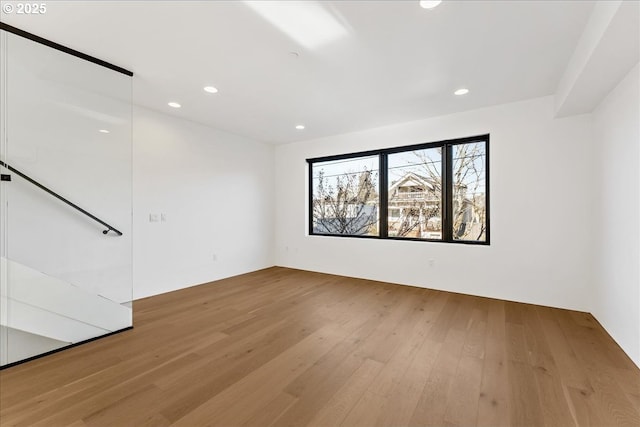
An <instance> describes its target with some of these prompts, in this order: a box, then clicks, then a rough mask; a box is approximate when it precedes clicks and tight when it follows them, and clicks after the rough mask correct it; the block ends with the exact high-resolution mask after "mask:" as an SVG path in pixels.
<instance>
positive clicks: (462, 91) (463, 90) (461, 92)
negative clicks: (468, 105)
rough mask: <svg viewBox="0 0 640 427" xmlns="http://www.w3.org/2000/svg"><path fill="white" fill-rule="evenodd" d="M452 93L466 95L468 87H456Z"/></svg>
mask: <svg viewBox="0 0 640 427" xmlns="http://www.w3.org/2000/svg"><path fill="white" fill-rule="evenodd" d="M453 93H454V95H466V94H468V93H469V89H465V88H461V89H458V90H457V91H455V92H453Z"/></svg>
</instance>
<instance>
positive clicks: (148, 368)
mask: <svg viewBox="0 0 640 427" xmlns="http://www.w3.org/2000/svg"><path fill="white" fill-rule="evenodd" d="M134 326H135V328H134V329H133V330H131V331H127V332H123V333H121V334H118V335H114V336H111V337H107V338H104V339H101V340H98V341H95V342H92V343H89V344H86V345H82V346H79V347H76V348H73V349H70V350H67V351H64V352H60V353H57V354H54V355H51V356H47V357H45V358H42V359H39V360H35V361H32V362H28V363H25V364H22V365H18V366H15V367H12V368H8V369H6V370H4V371H1V372H0V425H2V426H3V427H4V426H46V427H55V426H77V427H79V426H169V425H175V426H265V427H266V426H282V427H285V426H332V427H333V426H354V427H355V426H367V427H374V426H476V425H477V426H554V427H556V426H560V427H561V426H634V427H638V426H640V370H638V368H637V367H636V366H635V365H634V364H633V363H632V362H631V361H630V360H629V359H628V357H627V356H626V355H625V354H624V353H623V352H622V350H621V349H620V348H619V347H618V346H617V345H616V343H615V342H614V341H613V340H612V339H611V338H610V337H609V335H607V334H606V332H605V331H604V330H603V329H602V327H601V326H600V325H599V324H598V323H597V322H596V321H595V319H594V318H593V317H592V316H591V315H589V314H587V313H580V312H573V311H567V310H559V309H552V308H547V307H540V306H534V305H528V304H519V303H512V302H505V301H499V300H493V299H487V298H478V297H472V296H465V295H459V294H453V293H447V292H440V291H434V290H427V289H420V288H414V287H408V286H398V285H392V284H387V283H380V282H373V281H367V280H360V279H351V278H344V277H339V276H332V275H326V274H319V273H311V272H305V271H299V270H291V269H286V268H278V267H274V268H270V269H266V270H262V271H258V272H255V273H250V274H246V275H242V276H237V277H233V278H230V279H225V280H221V281H218V282H214V283H210V284H206V285H202V286H197V287H193V288H189V289H185V290H181V291H176V292H172V293H168V294H164V295H159V296H155V297H151V298H147V299H144V300H140V301H136V302H135V304H134Z"/></svg>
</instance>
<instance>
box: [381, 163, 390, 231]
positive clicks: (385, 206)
mask: <svg viewBox="0 0 640 427" xmlns="http://www.w3.org/2000/svg"><path fill="white" fill-rule="evenodd" d="M387 166H388V160H387V154H386V153H381V154H380V173H379V175H378V176H379V179H378V185H379V186H380V187H379V189H378V194H379V195H380V197H379V207H380V209H379V212H378V215H379V222H378V235H379V236H380V238H382V239H386V238H387V237H388V235H389V224H388V221H389V199H388V196H389V191H388V190H389V185H388V183H389V177H388V173H387V172H388V167H387Z"/></svg>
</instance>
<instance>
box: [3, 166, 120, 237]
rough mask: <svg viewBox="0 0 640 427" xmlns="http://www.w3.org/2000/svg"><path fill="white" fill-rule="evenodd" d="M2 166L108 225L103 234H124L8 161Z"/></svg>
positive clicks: (93, 218)
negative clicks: (111, 232)
mask: <svg viewBox="0 0 640 427" xmlns="http://www.w3.org/2000/svg"><path fill="white" fill-rule="evenodd" d="M0 166H2V167H4V168H6V169H8V170H10V171H11V172H13V173H15V174H16V175H18V176H19V177H20V178H22V179H24V180H26V181H28V182H30V183H31V184H33V185H35V186H36V187H38V188H39V189H41V190H43V191H45V192H47V193H49V194H50V195H52V196H53V197H55V198H56V199H58V200H60V201H62V202H64V203H66V204H67V205H69V206H71V207H72V208H74V209H75V210H77V211H79V212H82V213H83V214H85V215H86V216H88V217H89V218H91V219H92V220H94V221H96V222H98V223H100V224H102V225H104V226H105V227H107V229H106V230H103V231H102V234H107V233H108V232H110V231H113V232H115V233H116V234H117V235H118V236H122V231H120V230H118V229H116V228H115V227H113V226H111V225H109V224H107V223H106V222H104V221H103V220H101V219H100V218H98V217H97V216H95V215H93V214H91V213H89V212H87V211H86V210H84V209H82V208H81V207H80V206H78V205H76V204H75V203H73V202H70V201H69V200H67V199H65V198H64V197H62V196H61V195H59V194H58V193H56V192H55V191H53V190H51V189H50V188H47V187H45V186H44V185H42V184H40V183H39V182H38V181H36V180H35V179H33V178H31V177H29V176H28V175H26V174H24V173H22V172H20V171H19V170H18V169H16V168H14V167H13V166H11V165H8V164H7V163H5V162H3V161H2V160H0Z"/></svg>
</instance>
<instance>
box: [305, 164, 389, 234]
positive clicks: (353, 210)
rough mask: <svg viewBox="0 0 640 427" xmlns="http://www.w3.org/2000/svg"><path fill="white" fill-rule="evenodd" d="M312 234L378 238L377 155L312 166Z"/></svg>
mask: <svg viewBox="0 0 640 427" xmlns="http://www.w3.org/2000/svg"><path fill="white" fill-rule="evenodd" d="M310 167H311V168H312V179H313V183H312V184H313V200H312V211H313V212H312V221H313V232H314V233H321V234H344V235H361V236H377V235H378V210H379V209H378V204H379V195H378V189H379V184H378V182H379V170H378V168H379V156H377V155H376V156H369V157H358V158H354V159H342V160H334V161H328V162H318V163H313V164H312V165H311V166H310Z"/></svg>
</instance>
